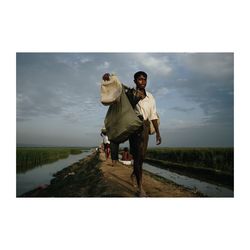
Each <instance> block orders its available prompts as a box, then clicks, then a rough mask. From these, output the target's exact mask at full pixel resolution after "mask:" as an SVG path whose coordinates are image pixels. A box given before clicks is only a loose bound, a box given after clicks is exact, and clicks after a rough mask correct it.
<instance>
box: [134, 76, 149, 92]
mask: <svg viewBox="0 0 250 250" xmlns="http://www.w3.org/2000/svg"><path fill="white" fill-rule="evenodd" d="M135 84H136V86H137V88H138V89H145V87H146V85H147V78H145V77H144V76H143V75H140V76H139V77H138V78H137V79H136V80H135Z"/></svg>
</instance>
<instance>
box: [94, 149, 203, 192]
mask: <svg viewBox="0 0 250 250" xmlns="http://www.w3.org/2000/svg"><path fill="white" fill-rule="evenodd" d="M98 167H99V168H100V169H101V171H102V172H103V175H104V178H105V181H106V184H107V186H108V192H109V194H110V196H112V197H114V196H118V197H136V187H134V186H133V185H132V182H131V179H130V175H131V173H132V167H131V166H126V165H123V164H121V163H120V162H118V163H117V165H116V166H114V167H113V166H112V162H111V159H107V160H106V159H105V155H104V153H100V163H99V166H98ZM143 188H144V190H145V191H146V194H147V196H148V197H198V196H200V195H199V194H197V193H195V192H193V191H191V190H188V189H185V188H184V187H181V186H178V185H176V184H174V183H172V182H170V181H169V182H168V181H167V180H164V179H162V178H157V177H155V176H154V177H152V175H151V174H150V173H147V172H145V171H144V172H143Z"/></svg>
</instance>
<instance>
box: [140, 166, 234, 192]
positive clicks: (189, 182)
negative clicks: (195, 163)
mask: <svg viewBox="0 0 250 250" xmlns="http://www.w3.org/2000/svg"><path fill="white" fill-rule="evenodd" d="M143 168H144V169H145V170H147V171H148V172H150V173H152V174H155V175H158V176H161V177H163V178H165V179H167V180H170V181H173V182H174V183H176V184H178V185H181V186H184V187H187V188H189V189H193V190H197V191H198V192H200V193H202V194H204V195H205V196H208V197H234V192H233V190H231V189H228V188H225V187H222V186H219V185H215V184H211V183H208V182H204V181H200V180H198V179H194V178H190V177H187V176H184V175H180V174H177V173H174V172H171V171H169V170H165V169H162V168H158V167H155V166H152V165H150V164H149V163H143Z"/></svg>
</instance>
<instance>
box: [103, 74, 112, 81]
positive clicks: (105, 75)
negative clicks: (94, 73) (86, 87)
mask: <svg viewBox="0 0 250 250" xmlns="http://www.w3.org/2000/svg"><path fill="white" fill-rule="evenodd" d="M109 77H110V74H109V73H105V74H104V75H103V76H102V79H103V80H104V81H109Z"/></svg>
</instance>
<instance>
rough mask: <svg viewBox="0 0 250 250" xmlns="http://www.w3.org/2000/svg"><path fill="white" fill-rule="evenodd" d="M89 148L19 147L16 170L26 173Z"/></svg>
mask: <svg viewBox="0 0 250 250" xmlns="http://www.w3.org/2000/svg"><path fill="white" fill-rule="evenodd" d="M84 150H89V148H65V147H53V148H52V147H51V148H49V147H41V148H38V147H34V148H28V147H17V149H16V168H17V169H16V170H17V173H22V172H26V171H27V170H28V169H31V168H34V167H36V166H40V165H43V164H47V163H52V162H55V161H57V160H59V159H64V158H67V157H68V156H69V155H70V154H80V153H81V152H82V151H84Z"/></svg>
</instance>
